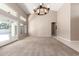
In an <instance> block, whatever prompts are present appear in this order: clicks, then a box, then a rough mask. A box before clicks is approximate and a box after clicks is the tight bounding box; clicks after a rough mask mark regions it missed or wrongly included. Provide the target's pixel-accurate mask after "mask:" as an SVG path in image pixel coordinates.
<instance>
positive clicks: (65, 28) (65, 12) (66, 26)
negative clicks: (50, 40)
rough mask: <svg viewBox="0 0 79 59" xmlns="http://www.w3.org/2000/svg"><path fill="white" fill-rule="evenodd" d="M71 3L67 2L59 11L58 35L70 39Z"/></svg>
mask: <svg viewBox="0 0 79 59" xmlns="http://www.w3.org/2000/svg"><path fill="white" fill-rule="evenodd" d="M70 8H71V7H70V4H69V3H65V4H64V5H63V6H62V7H61V8H60V9H59V10H58V12H57V36H58V37H61V38H63V39H65V40H68V41H70V15H71V14H70Z"/></svg>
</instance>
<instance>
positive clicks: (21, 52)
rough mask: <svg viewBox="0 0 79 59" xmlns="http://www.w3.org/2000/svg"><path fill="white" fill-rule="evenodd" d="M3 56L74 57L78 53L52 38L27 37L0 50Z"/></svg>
mask: <svg viewBox="0 0 79 59" xmlns="http://www.w3.org/2000/svg"><path fill="white" fill-rule="evenodd" d="M0 55H1V56H73V55H76V56H77V55H79V53H78V52H76V51H74V50H73V49H71V48H69V47H67V46H66V45H64V44H62V43H60V42H59V41H57V40H56V39H54V38H50V37H27V38H25V39H23V40H19V41H16V42H14V43H12V44H10V45H7V46H4V47H2V48H0Z"/></svg>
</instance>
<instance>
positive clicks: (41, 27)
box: [29, 11, 57, 37]
mask: <svg viewBox="0 0 79 59" xmlns="http://www.w3.org/2000/svg"><path fill="white" fill-rule="evenodd" d="M56 19H57V13H56V12H55V11H50V12H49V13H48V14H47V15H43V16H38V15H34V14H32V15H30V16H29V35H31V36H41V37H50V36H51V22H56Z"/></svg>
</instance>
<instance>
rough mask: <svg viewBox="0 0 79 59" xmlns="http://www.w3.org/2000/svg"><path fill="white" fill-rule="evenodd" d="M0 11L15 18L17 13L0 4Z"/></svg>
mask: <svg viewBox="0 0 79 59" xmlns="http://www.w3.org/2000/svg"><path fill="white" fill-rule="evenodd" d="M0 9H2V10H4V11H5V12H7V13H10V14H11V15H13V16H17V12H16V11H15V10H13V9H11V8H10V7H9V6H7V5H6V4H0Z"/></svg>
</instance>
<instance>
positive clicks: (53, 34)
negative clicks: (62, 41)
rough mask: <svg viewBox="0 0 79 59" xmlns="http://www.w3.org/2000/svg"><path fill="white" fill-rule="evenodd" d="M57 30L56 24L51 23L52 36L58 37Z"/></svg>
mask: <svg viewBox="0 0 79 59" xmlns="http://www.w3.org/2000/svg"><path fill="white" fill-rule="evenodd" d="M56 29H57V26H56V22H52V23H51V35H52V36H56Z"/></svg>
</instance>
